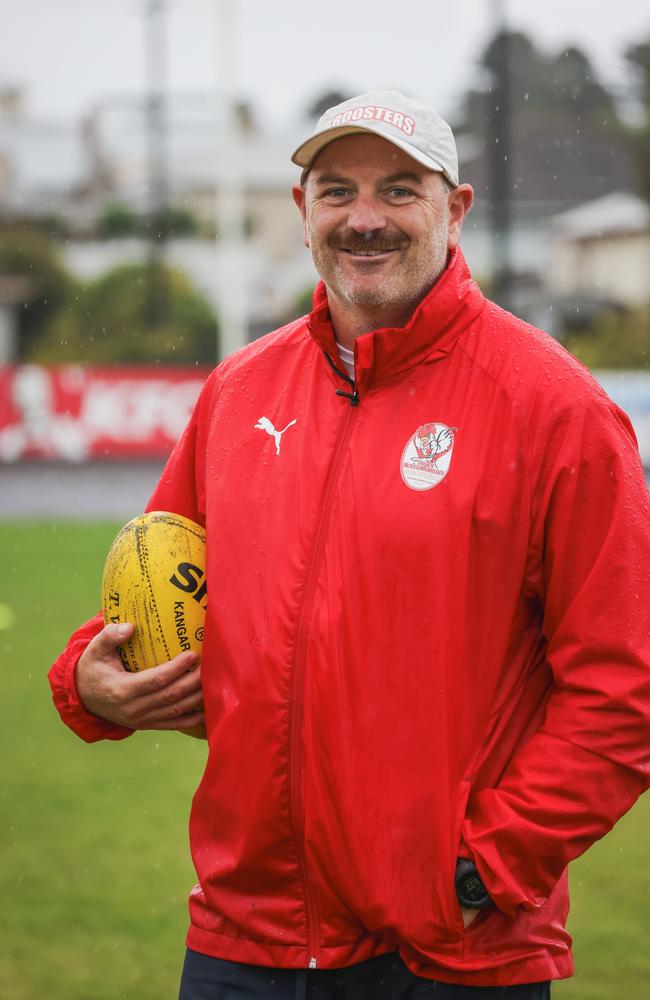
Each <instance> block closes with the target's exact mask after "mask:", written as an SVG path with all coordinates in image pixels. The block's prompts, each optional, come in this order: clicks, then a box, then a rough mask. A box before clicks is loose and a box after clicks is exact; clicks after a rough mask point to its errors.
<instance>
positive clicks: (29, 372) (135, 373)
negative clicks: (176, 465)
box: [0, 365, 208, 462]
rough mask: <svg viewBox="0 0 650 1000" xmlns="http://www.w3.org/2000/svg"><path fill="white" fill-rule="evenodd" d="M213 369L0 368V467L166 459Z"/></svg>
mask: <svg viewBox="0 0 650 1000" xmlns="http://www.w3.org/2000/svg"><path fill="white" fill-rule="evenodd" d="M207 374H208V369H178V368H173V369H167V368H165V369H161V368H118V367H115V368H86V367H83V366H80V365H79V366H69V367H65V368H47V367H44V366H41V365H23V366H20V367H5V368H2V367H0V462H17V461H20V460H21V459H60V460H62V461H66V462H83V461H85V460H86V459H96V458H118V457H119V458H125V457H134V458H144V457H152V458H157V457H164V456H165V455H167V454H168V453H169V451H170V449H171V448H172V446H173V444H174V443H175V441H176V440H177V438H178V437H179V436H180V434H181V432H182V431H183V428H184V427H185V424H186V423H187V421H188V419H189V416H190V413H191V411H192V408H193V406H194V403H195V402H196V399H197V397H198V395H199V392H200V391H201V387H202V385H203V382H204V381H205V379H206V377H207Z"/></svg>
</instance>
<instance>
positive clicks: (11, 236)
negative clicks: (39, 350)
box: [0, 226, 77, 360]
mask: <svg viewBox="0 0 650 1000" xmlns="http://www.w3.org/2000/svg"><path fill="white" fill-rule="evenodd" d="M0 274H3V275H9V276H11V277H21V278H25V279H26V281H27V282H28V289H27V295H26V299H25V303H24V305H23V308H22V309H21V310H20V311H19V313H18V358H19V359H20V360H28V359H30V358H31V356H32V351H33V348H34V345H35V343H36V342H37V341H38V339H39V337H40V336H41V334H42V332H43V330H44V329H45V328H46V326H47V325H48V324H49V323H50V322H51V321H52V319H53V317H54V316H56V315H57V314H58V313H59V312H60V310H62V309H64V308H65V307H66V306H67V305H68V304H70V303H72V302H73V301H74V296H75V292H76V288H77V286H76V282H75V280H74V278H73V277H72V276H71V275H70V274H69V273H68V272H67V270H66V269H65V267H64V266H63V264H62V263H61V261H60V259H59V255H58V252H57V250H56V249H55V244H54V243H53V242H52V241H51V240H50V239H49V238H48V237H47V236H45V235H44V234H43V232H41V231H39V230H38V229H35V228H31V227H27V226H20V227H16V228H11V229H8V230H6V231H5V232H2V233H0Z"/></svg>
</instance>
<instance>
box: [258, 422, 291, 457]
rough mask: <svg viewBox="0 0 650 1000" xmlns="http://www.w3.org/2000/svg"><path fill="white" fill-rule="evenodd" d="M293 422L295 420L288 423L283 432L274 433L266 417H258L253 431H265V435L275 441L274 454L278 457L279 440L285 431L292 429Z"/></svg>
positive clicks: (274, 430)
mask: <svg viewBox="0 0 650 1000" xmlns="http://www.w3.org/2000/svg"><path fill="white" fill-rule="evenodd" d="M295 422H296V421H295V420H292V421H291V423H288V424H287V426H286V427H285V428H284V429H283V430H281V431H276V429H275V427H274V426H273V424H272V423H271V421H270V420H269V418H268V417H260V419H259V420H258V421H257V423H256V424H255V430H257V431H266V433H267V434H270V435H271V437H272V438H273V440H274V441H275V454H276V455H279V454H280V440H281V438H282V435H283V434H284V432H285V431H288V430H289V428H290V427H293V425H294V424H295Z"/></svg>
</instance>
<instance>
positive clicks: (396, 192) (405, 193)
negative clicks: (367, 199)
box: [388, 187, 413, 201]
mask: <svg viewBox="0 0 650 1000" xmlns="http://www.w3.org/2000/svg"><path fill="white" fill-rule="evenodd" d="M412 193H413V192H412V191H409V189H408V188H402V187H394V188H390V189H389V191H388V194H389V195H390V197H391V198H394V199H395V201H403V200H404V198H410V197H411V195H412Z"/></svg>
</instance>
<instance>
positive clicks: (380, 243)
mask: <svg viewBox="0 0 650 1000" xmlns="http://www.w3.org/2000/svg"><path fill="white" fill-rule="evenodd" d="M330 246H332V247H333V248H334V250H349V251H351V252H352V253H355V252H356V251H359V252H360V253H363V252H364V250H365V251H366V253H367V252H368V250H376V251H381V250H402V249H403V248H404V247H405V246H406V242H405V240H404V237H403V236H401V235H398V234H397V233H387V232H384V230H370V231H369V232H367V233H356V232H355V231H354V230H353V229H351V230H348V231H347V232H343V233H336V234H335V235H334V236H333V237H332V239H331V240H330Z"/></svg>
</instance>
